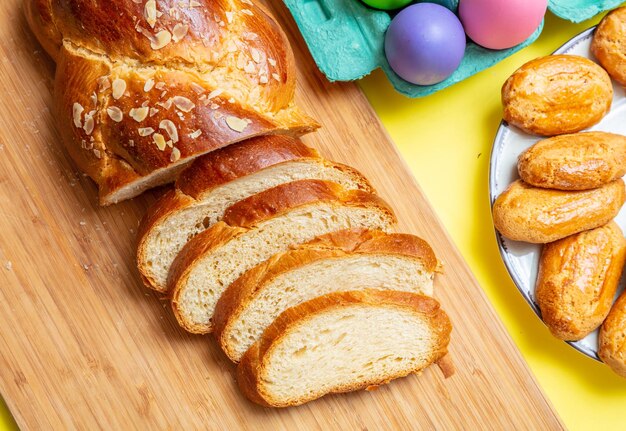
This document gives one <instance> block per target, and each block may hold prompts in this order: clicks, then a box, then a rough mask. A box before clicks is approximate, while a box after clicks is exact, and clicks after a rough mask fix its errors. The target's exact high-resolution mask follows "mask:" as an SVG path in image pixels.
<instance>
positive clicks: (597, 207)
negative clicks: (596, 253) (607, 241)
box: [493, 179, 626, 244]
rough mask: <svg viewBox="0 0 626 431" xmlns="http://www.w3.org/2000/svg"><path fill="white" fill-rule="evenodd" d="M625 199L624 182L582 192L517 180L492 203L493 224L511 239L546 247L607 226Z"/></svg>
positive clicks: (618, 181) (616, 182)
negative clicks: (572, 236) (545, 186)
mask: <svg viewBox="0 0 626 431" xmlns="http://www.w3.org/2000/svg"><path fill="white" fill-rule="evenodd" d="M625 198H626V192H625V190H624V181H622V180H621V179H619V180H615V181H613V182H611V183H609V184H606V185H604V186H602V187H600V188H597V189H593V190H582V191H562V190H552V189H542V188H539V187H533V186H530V185H528V184H526V183H525V182H523V181H521V180H517V181H515V182H514V183H513V184H511V185H510V186H509V187H508V188H507V189H506V190H505V191H504V192H503V193H502V194H501V195H500V196H498V198H497V199H496V201H495V203H494V204H493V222H494V225H495V227H496V229H498V231H499V232H500V233H501V234H502V235H503V236H505V237H507V238H509V239H513V240H516V241H524V242H530V243H537V244H545V243H549V242H554V241H557V240H559V239H562V238H565V237H567V236H570V235H573V234H575V233H578V232H582V231H585V230H589V229H593V228H596V227H599V226H602V225H604V224H606V223H608V222H609V221H611V220H612V219H613V218H614V217H615V216H616V215H617V213H618V212H619V210H620V208H621V207H622V205H623V204H624V199H625Z"/></svg>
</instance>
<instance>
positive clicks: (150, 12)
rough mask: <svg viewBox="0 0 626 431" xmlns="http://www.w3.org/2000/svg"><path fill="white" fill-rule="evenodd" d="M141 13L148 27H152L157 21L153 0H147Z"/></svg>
mask: <svg viewBox="0 0 626 431" xmlns="http://www.w3.org/2000/svg"><path fill="white" fill-rule="evenodd" d="M143 15H144V17H145V18H146V21H147V22H148V24H149V25H150V27H152V28H154V25H155V24H156V21H157V7H156V1H155V0H148V1H147V2H146V6H145V7H144V9H143Z"/></svg>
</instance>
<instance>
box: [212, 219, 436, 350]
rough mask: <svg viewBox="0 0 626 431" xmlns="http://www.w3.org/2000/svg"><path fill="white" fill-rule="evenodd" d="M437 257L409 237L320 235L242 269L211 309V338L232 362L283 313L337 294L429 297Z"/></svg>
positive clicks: (351, 233)
mask: <svg viewBox="0 0 626 431" xmlns="http://www.w3.org/2000/svg"><path fill="white" fill-rule="evenodd" d="M436 270H437V259H436V257H435V254H434V252H433V251H432V249H431V248H430V246H429V245H428V244H427V243H426V241H424V240H422V239H421V238H418V237H416V236H413V235H406V234H397V233H393V234H386V233H384V232H381V231H375V230H367V229H350V230H345V231H340V232H336V233H331V234H328V235H324V236H322V237H320V238H317V239H315V240H313V241H312V242H310V243H307V244H304V245H302V246H299V247H297V248H296V249H294V250H290V251H287V252H284V253H280V254H277V255H275V256H273V257H272V258H271V259H269V260H268V261H266V262H263V263H261V264H259V265H257V266H256V267H255V268H253V269H251V270H249V271H247V272H246V273H245V274H244V275H242V276H241V277H239V278H238V279H237V280H236V281H235V282H234V283H232V284H231V285H230V286H229V287H228V288H227V289H226V291H225V292H224V293H223V294H222V296H221V298H220V300H219V301H218V303H217V306H216V308H215V315H214V323H215V337H216V339H217V340H218V342H219V343H220V346H221V347H222V350H224V352H225V353H226V355H227V356H228V357H229V358H230V359H231V360H232V361H234V362H239V360H240V359H241V357H242V356H243V354H244V353H245V352H246V350H248V348H249V347H250V346H251V345H252V344H254V342H255V341H257V340H258V339H259V337H260V336H261V335H262V334H263V331H264V330H265V328H267V327H268V326H269V325H270V324H271V323H272V321H273V320H274V319H275V318H276V317H278V316H279V315H280V314H281V313H282V312H283V311H284V310H286V309H288V308H291V307H294V306H296V305H299V304H301V303H302V302H305V301H308V300H311V299H313V298H315V297H318V296H323V295H326V294H329V293H333V292H337V291H352V290H362V289H382V290H397V291H407V292H414V293H419V294H422V295H427V296H432V295H433V279H434V275H435V271H436Z"/></svg>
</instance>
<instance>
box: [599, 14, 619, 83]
mask: <svg viewBox="0 0 626 431" xmlns="http://www.w3.org/2000/svg"><path fill="white" fill-rule="evenodd" d="M591 52H592V53H593V55H595V56H596V58H597V59H598V61H599V62H600V64H601V65H602V67H604V68H605V69H606V71H607V72H609V75H611V77H612V78H613V79H614V80H616V81H617V82H619V83H620V84H622V85H626V56H624V53H625V52H626V7H620V8H618V9H615V10H614V11H612V12H611V13H609V14H608V15H607V16H605V17H604V18H603V19H602V21H600V24H598V28H597V29H596V32H595V34H594V35H593V41H592V42H591Z"/></svg>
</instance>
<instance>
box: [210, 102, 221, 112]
mask: <svg viewBox="0 0 626 431" xmlns="http://www.w3.org/2000/svg"><path fill="white" fill-rule="evenodd" d="M219 108H220V105H218V104H217V103H214V104H212V105H211V109H212V110H214V111H215V110H216V109H219Z"/></svg>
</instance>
